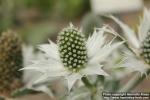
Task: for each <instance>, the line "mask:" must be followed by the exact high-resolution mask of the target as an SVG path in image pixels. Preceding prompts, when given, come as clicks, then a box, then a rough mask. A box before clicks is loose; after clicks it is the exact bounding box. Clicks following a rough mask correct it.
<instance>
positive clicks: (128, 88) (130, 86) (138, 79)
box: [119, 69, 150, 92]
mask: <svg viewBox="0 0 150 100" xmlns="http://www.w3.org/2000/svg"><path fill="white" fill-rule="evenodd" d="M149 74H150V69H149V70H147V75H149ZM145 78H146V75H142V76H140V75H139V74H138V75H135V76H134V77H133V78H132V79H131V80H130V81H129V82H128V83H127V84H126V85H125V86H124V87H123V88H121V89H120V90H119V91H120V92H129V91H131V90H133V89H134V88H135V87H136V86H138V84H140V83H141V82H142V81H143V80H144V79H145Z"/></svg>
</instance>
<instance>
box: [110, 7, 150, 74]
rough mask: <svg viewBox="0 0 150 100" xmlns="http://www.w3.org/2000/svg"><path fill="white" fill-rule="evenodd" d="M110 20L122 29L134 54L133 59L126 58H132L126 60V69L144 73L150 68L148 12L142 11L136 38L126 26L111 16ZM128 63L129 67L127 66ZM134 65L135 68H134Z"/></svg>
mask: <svg viewBox="0 0 150 100" xmlns="http://www.w3.org/2000/svg"><path fill="white" fill-rule="evenodd" d="M111 18H112V19H113V20H114V21H115V22H116V23H118V25H119V26H120V27H121V28H122V30H123V32H124V35H125V37H126V39H127V43H128V45H129V47H130V49H131V50H132V51H133V52H134V54H136V56H134V57H133V56H130V57H126V58H132V60H126V62H125V65H126V67H130V68H129V69H131V67H133V68H132V69H133V71H140V72H141V73H143V71H144V70H145V72H146V70H147V69H149V68H150V67H148V66H149V65H150V44H149V43H150V41H149V40H150V35H149V31H150V11H149V10H148V9H146V8H145V9H144V14H143V19H142V20H141V21H140V25H139V26H138V32H137V33H138V35H137V36H136V32H135V31H134V30H132V29H131V28H130V27H129V26H128V25H126V24H124V23H123V22H121V21H120V20H119V19H117V18H115V17H113V16H111ZM127 56H129V55H127ZM129 63H130V66H128V65H129ZM135 65H136V68H134V66H135ZM137 67H138V68H137ZM139 69H140V70H139Z"/></svg>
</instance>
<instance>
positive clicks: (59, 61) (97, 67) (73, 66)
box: [23, 25, 123, 90]
mask: <svg viewBox="0 0 150 100" xmlns="http://www.w3.org/2000/svg"><path fill="white" fill-rule="evenodd" d="M106 28H108V27H106V26H104V27H103V28H101V29H95V31H94V33H93V35H92V36H90V37H89V38H88V39H87V40H86V39H85V37H84V35H83V34H82V32H81V31H80V30H78V29H77V28H75V27H74V26H73V25H70V26H69V27H67V28H65V29H63V30H62V31H61V32H60V33H59V36H58V41H57V44H55V43H54V42H52V41H50V40H49V42H50V43H49V44H43V45H40V46H39V49H40V50H41V51H43V52H44V55H45V59H43V60H37V61H34V62H33V64H31V65H29V66H27V67H25V68H23V69H24V70H28V69H30V70H36V71H39V72H41V73H43V75H42V76H41V77H40V78H39V79H38V80H37V81H36V83H38V82H41V81H45V80H48V78H49V77H55V78H56V77H64V78H65V79H66V80H67V82H68V88H69V90H70V89H71V88H72V87H73V85H74V83H75V82H76V81H77V80H80V79H81V78H82V77H86V76H88V75H104V76H108V74H107V73H106V72H105V71H104V70H103V69H102V65H101V64H100V62H102V61H105V60H106V57H107V56H108V55H109V54H110V53H111V52H112V50H114V49H116V48H117V47H118V46H120V45H121V44H122V43H123V42H117V43H113V44H112V42H113V40H114V39H113V40H112V41H110V42H108V43H106V35H104V32H105V31H104V30H105V29H106ZM115 37H116V36H115ZM104 59H105V60H104Z"/></svg>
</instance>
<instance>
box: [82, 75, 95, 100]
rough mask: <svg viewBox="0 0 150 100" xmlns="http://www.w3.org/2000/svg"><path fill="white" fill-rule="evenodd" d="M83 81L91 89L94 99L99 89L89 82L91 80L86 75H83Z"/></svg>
mask: <svg viewBox="0 0 150 100" xmlns="http://www.w3.org/2000/svg"><path fill="white" fill-rule="evenodd" d="M82 82H83V83H84V84H85V86H86V87H87V88H88V89H89V90H90V91H91V93H92V95H91V99H92V100H94V95H95V94H96V92H97V90H96V87H95V86H94V85H93V84H91V83H90V82H89V80H88V79H87V78H86V77H82Z"/></svg>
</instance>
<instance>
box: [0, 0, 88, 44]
mask: <svg viewBox="0 0 150 100" xmlns="http://www.w3.org/2000/svg"><path fill="white" fill-rule="evenodd" d="M88 11H90V1H89V0H0V32H2V31H6V30H7V29H12V30H15V31H17V32H18V33H19V34H20V35H21V36H22V38H23V40H24V41H25V42H26V43H31V44H33V45H36V44H39V43H41V42H45V41H47V40H46V39H47V37H51V36H52V35H53V36H52V38H53V37H55V33H57V32H58V31H59V30H60V29H61V28H62V27H64V25H66V24H68V23H69V22H74V21H75V22H78V20H80V19H81V17H82V15H84V14H85V13H86V12H88Z"/></svg>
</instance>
